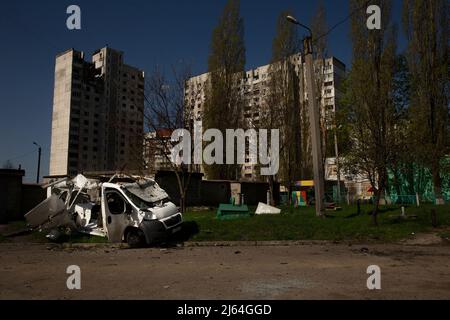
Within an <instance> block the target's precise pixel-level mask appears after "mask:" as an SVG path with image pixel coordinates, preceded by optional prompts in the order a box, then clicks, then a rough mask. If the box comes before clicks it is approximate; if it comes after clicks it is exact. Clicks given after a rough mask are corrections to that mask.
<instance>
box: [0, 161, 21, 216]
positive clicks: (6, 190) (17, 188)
mask: <svg viewBox="0 0 450 320" xmlns="http://www.w3.org/2000/svg"><path fill="white" fill-rule="evenodd" d="M24 175H25V171H23V170H12V169H11V170H10V169H0V223H7V222H8V221H11V220H18V219H20V215H21V209H20V205H21V200H22V177H23V176H24Z"/></svg>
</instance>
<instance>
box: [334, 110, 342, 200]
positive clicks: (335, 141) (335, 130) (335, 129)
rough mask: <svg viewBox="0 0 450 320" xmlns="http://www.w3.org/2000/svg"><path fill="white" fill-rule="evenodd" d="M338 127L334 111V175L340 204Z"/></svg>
mask: <svg viewBox="0 0 450 320" xmlns="http://www.w3.org/2000/svg"><path fill="white" fill-rule="evenodd" d="M337 130H338V127H337V125H336V111H335V113H334V152H335V155H336V175H337V202H338V203H341V164H340V160H339V148H338V136H337Z"/></svg>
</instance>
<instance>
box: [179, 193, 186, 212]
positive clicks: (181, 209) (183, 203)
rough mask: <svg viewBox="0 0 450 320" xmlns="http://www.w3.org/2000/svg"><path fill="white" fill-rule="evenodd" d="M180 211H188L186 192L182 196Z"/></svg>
mask: <svg viewBox="0 0 450 320" xmlns="http://www.w3.org/2000/svg"><path fill="white" fill-rule="evenodd" d="M180 211H181V213H185V212H186V197H185V195H184V194H182V195H181V197H180Z"/></svg>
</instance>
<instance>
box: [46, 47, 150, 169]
mask: <svg viewBox="0 0 450 320" xmlns="http://www.w3.org/2000/svg"><path fill="white" fill-rule="evenodd" d="M143 121H144V72H143V71H141V70H139V69H137V68H135V67H132V66H129V65H126V64H125V63H124V62H123V52H120V51H117V50H113V49H111V48H108V47H105V48H102V49H99V50H97V51H95V52H94V54H93V56H92V62H88V61H86V60H85V59H84V53H83V52H80V51H76V50H73V49H70V50H67V51H65V52H63V53H61V54H59V55H58V56H57V57H56V64H55V86H54V97H53V115H52V140H51V151H50V176H66V175H70V176H73V175H76V174H78V173H81V172H92V171H116V170H119V169H123V170H128V171H139V170H141V168H142V167H143V159H142V148H143V143H142V141H143V130H144V124H143Z"/></svg>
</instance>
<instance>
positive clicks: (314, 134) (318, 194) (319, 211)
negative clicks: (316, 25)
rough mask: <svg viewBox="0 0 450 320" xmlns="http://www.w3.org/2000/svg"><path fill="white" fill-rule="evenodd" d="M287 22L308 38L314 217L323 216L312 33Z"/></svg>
mask: <svg viewBox="0 0 450 320" xmlns="http://www.w3.org/2000/svg"><path fill="white" fill-rule="evenodd" d="M286 18H287V20H288V21H289V22H291V23H293V24H295V25H298V26H300V27H303V28H305V29H306V30H308V32H309V36H308V37H306V38H305V39H304V40H303V46H304V50H305V52H304V53H305V62H306V71H307V72H306V86H307V89H308V103H309V123H310V134H311V142H312V155H313V170H314V191H315V204H316V215H317V216H323V215H324V211H325V205H324V198H325V182H324V174H323V162H322V147H321V141H320V113H319V108H318V107H317V101H316V93H315V82H314V57H313V45H312V31H311V29H310V28H308V27H307V26H305V25H304V24H302V23H300V22H299V21H298V20H297V19H295V18H294V17H292V16H287V17H286Z"/></svg>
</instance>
